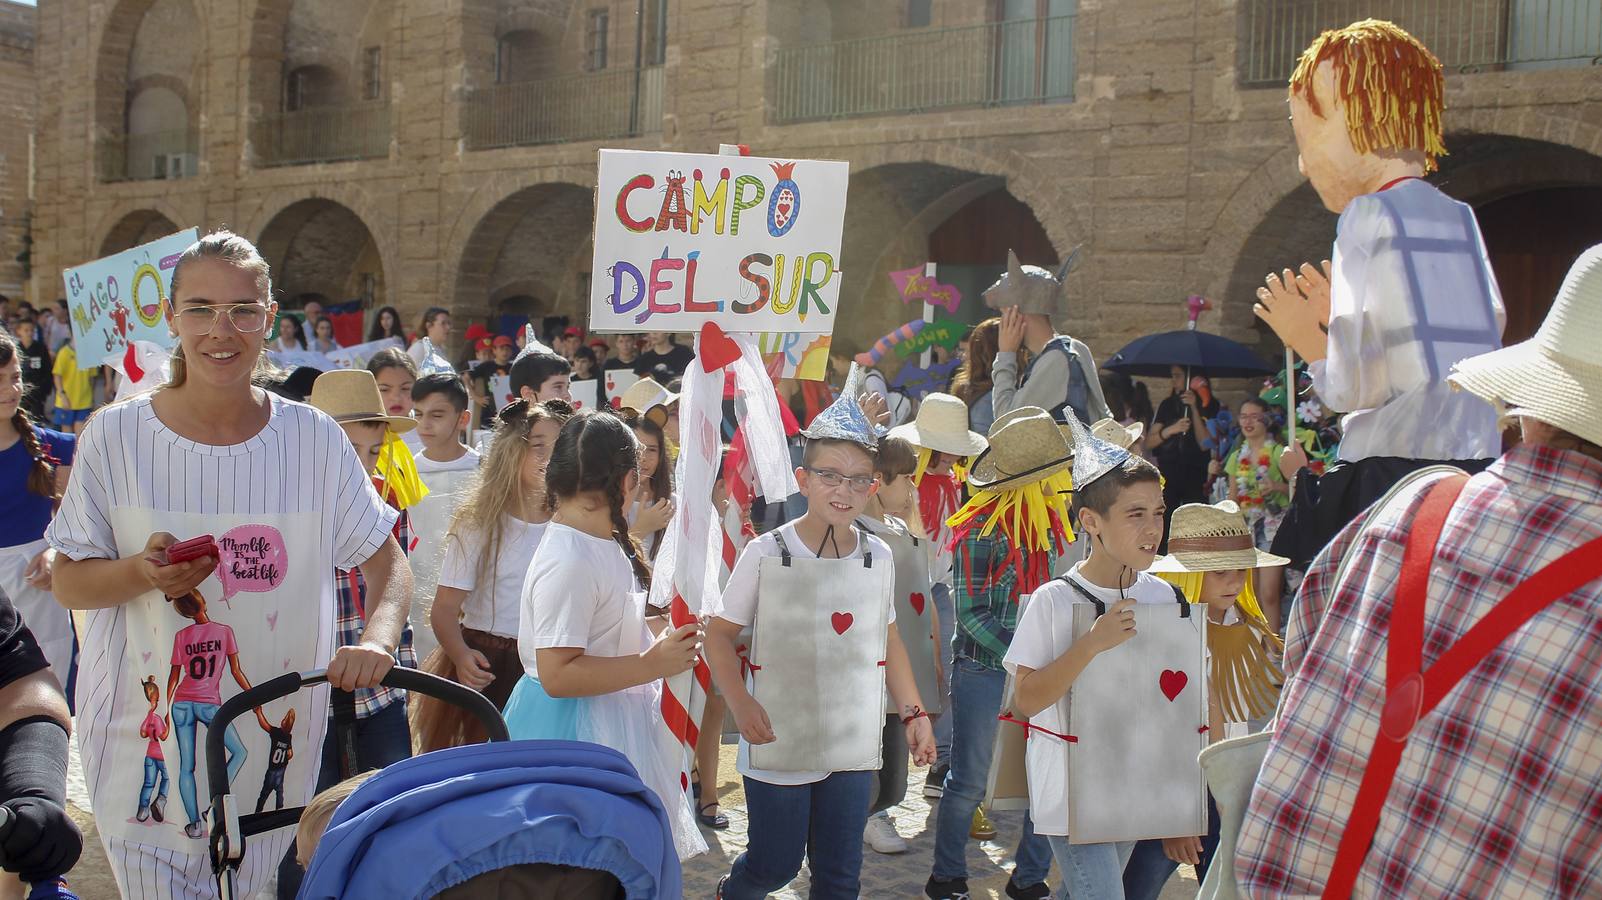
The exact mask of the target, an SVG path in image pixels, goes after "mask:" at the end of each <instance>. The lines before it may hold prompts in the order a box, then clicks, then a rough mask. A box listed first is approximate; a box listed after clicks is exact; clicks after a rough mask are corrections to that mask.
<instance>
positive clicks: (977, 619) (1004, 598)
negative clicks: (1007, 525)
mask: <svg viewBox="0 0 1602 900" xmlns="http://www.w3.org/2000/svg"><path fill="white" fill-rule="evenodd" d="M983 520H984V517H983V516H980V517H976V518H975V519H974V526H973V529H972V530H971V531H969V532H968V536H967V537H966V538H964V539H963V540H962V542H961V543H959V544H957V549H956V557H955V558H954V559H953V561H952V562H953V567H954V570H955V571H954V572H953V587H954V590H953V595H954V597H955V603H956V611H957V633H956V637H955V639H954V640H953V641H952V649H953V651H954V652H955V654H956V655H957V656H960V657H965V658H967V659H971V660H973V661H974V662H976V663H979V664H980V665H982V666H988V667H989V668H992V669H1000V668H1001V660H1002V657H1005V656H1006V655H1007V647H1009V646H1010V645H1011V644H1012V632H1013V630H1014V629H1016V628H1017V627H1018V610H1019V604H1018V572H1017V570H1015V569H1013V568H1012V567H1011V566H1009V565H1007V564H1006V562H1007V555H1008V554H1009V553H1010V552H1011V542H1010V541H1008V539H1007V536H1006V535H1005V534H1002V533H1001V529H1000V528H997V529H996V530H995V531H992V532H990V534H988V535H986V536H984V537H981V536H980V535H979V532H980V531H982V530H983V524H982V523H983ZM1049 556H1050V564H1051V565H1052V566H1053V567H1055V564H1056V554H1055V553H1051V554H1049Z"/></svg>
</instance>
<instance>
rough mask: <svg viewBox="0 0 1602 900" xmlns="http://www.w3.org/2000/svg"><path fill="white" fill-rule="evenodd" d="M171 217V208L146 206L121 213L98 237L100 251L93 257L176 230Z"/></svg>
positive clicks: (122, 249)
mask: <svg viewBox="0 0 1602 900" xmlns="http://www.w3.org/2000/svg"><path fill="white" fill-rule="evenodd" d="M163 205H164V204H163ZM173 217H174V213H173V211H172V210H171V209H155V208H148V207H146V208H140V209H135V210H131V211H128V212H124V213H122V214H121V215H119V216H117V218H116V220H115V221H114V222H113V223H112V224H111V226H110V227H109V228H106V229H105V231H104V234H105V236H104V237H102V238H101V239H100V251H99V252H98V253H97V254H96V255H95V257H96V258H97V259H98V258H100V257H102V256H110V255H111V254H113V253H121V252H122V251H124V250H129V249H132V248H134V247H137V246H139V245H140V244H146V243H149V242H150V241H153V240H156V239H157V238H163V237H166V236H167V235H169V234H173V233H175V232H177V231H178V230H179V229H178V225H177V224H176V223H175V221H174V218H173Z"/></svg>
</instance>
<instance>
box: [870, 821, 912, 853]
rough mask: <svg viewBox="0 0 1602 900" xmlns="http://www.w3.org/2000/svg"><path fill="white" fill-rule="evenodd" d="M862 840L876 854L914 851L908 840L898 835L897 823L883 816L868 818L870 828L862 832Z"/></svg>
mask: <svg viewBox="0 0 1602 900" xmlns="http://www.w3.org/2000/svg"><path fill="white" fill-rule="evenodd" d="M862 839H863V840H864V841H867V843H868V846H869V847H872V848H873V852H875V853H905V852H907V851H908V850H910V849H912V848H911V847H910V846H908V844H907V839H906V838H904V837H902V836H901V835H899V834H897V833H896V826H895V823H894V822H891V821H890V817H889V816H887V815H883V814H881V815H877V816H869V817H868V827H866V828H864V829H863V830H862Z"/></svg>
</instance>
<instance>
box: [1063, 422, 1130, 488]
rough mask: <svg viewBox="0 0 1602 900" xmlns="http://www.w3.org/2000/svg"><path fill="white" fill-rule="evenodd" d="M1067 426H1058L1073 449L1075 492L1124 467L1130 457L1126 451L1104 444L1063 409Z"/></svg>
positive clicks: (1083, 424)
mask: <svg viewBox="0 0 1602 900" xmlns="http://www.w3.org/2000/svg"><path fill="white" fill-rule="evenodd" d="M1063 415H1065V416H1067V418H1068V422H1067V424H1065V425H1063V426H1061V427H1062V430H1063V436H1064V437H1066V438H1068V441H1069V443H1071V444H1073V446H1074V472H1073V475H1074V490H1076V491H1082V490H1084V489H1085V488H1087V487H1090V485H1091V483H1092V482H1094V481H1095V480H1096V479H1098V478H1100V477H1101V476H1103V475H1106V474H1107V473H1108V472H1111V471H1112V470H1113V469H1116V468H1118V467H1119V466H1121V465H1123V464H1124V463H1125V462H1126V461H1127V460H1128V459H1129V457H1130V453H1129V451H1128V450H1126V449H1124V448H1123V447H1120V446H1118V445H1117V444H1113V443H1110V442H1108V441H1104V440H1102V439H1101V438H1099V437H1096V436H1095V435H1093V434H1091V433H1090V429H1089V428H1087V427H1086V426H1085V423H1083V422H1081V421H1079V417H1078V416H1077V415H1074V411H1073V410H1071V409H1064V410H1063Z"/></svg>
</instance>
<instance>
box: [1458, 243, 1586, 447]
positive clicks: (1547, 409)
mask: <svg viewBox="0 0 1602 900" xmlns="http://www.w3.org/2000/svg"><path fill="white" fill-rule="evenodd" d="M1598 335H1602V244H1598V245H1597V246H1595V247H1592V248H1590V249H1589V250H1586V251H1585V252H1584V253H1581V254H1580V258H1579V259H1576V260H1575V261H1574V265H1573V267H1571V268H1570V269H1569V274H1568V275H1567V276H1565V277H1564V279H1563V286H1562V287H1561V288H1559V289H1558V295H1557V298H1556V299H1555V300H1553V301H1552V311H1551V312H1549V313H1547V314H1546V320H1545V321H1543V322H1542V323H1541V329H1540V330H1539V331H1537V332H1536V333H1535V336H1534V337H1532V338H1530V339H1529V340H1527V341H1524V342H1523V343H1519V344H1514V345H1513V346H1511V347H1503V348H1502V349H1500V350H1493V351H1491V352H1490V353H1484V354H1481V355H1479V356H1473V357H1470V358H1468V359H1465V360H1463V361H1462V362H1460V363H1458V364H1457V365H1455V366H1453V367H1452V374H1451V375H1450V376H1448V379H1447V380H1448V381H1450V382H1451V383H1452V384H1453V385H1456V386H1457V387H1459V388H1462V389H1463V390H1465V391H1468V392H1469V393H1471V394H1473V395H1475V396H1476V397H1482V398H1484V399H1485V400H1488V401H1490V403H1491V405H1492V406H1495V407H1497V409H1498V411H1499V412H1501V413H1502V414H1503V415H1506V416H1529V417H1530V418H1532V419H1539V420H1540V421H1542V422H1545V423H1546V424H1548V425H1551V426H1553V427H1555V428H1561V429H1563V430H1564V431H1567V432H1568V433H1570V434H1572V435H1575V436H1577V437H1580V438H1583V439H1584V440H1587V441H1590V442H1591V443H1593V444H1602V342H1598V340H1597V336H1598Z"/></svg>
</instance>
